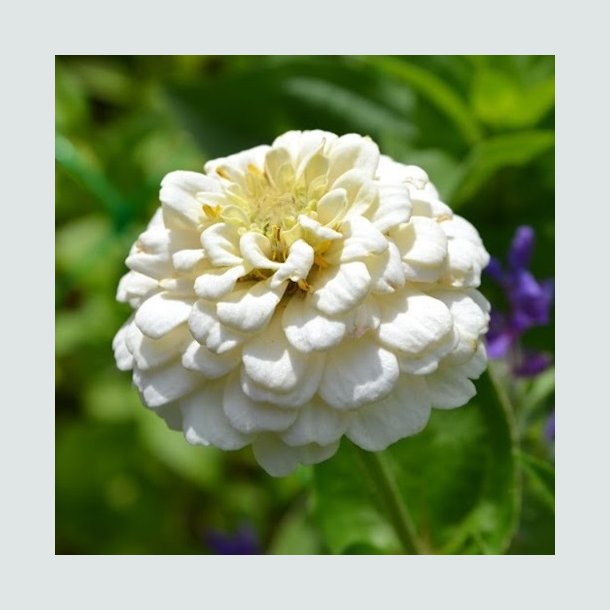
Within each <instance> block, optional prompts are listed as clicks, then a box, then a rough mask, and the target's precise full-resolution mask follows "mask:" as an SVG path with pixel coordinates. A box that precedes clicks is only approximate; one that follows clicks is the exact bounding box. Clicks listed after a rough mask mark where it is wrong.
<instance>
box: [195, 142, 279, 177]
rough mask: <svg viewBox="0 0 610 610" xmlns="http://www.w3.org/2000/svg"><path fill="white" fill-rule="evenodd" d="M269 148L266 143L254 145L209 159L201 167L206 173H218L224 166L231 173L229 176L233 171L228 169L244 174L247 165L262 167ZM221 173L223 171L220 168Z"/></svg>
mask: <svg viewBox="0 0 610 610" xmlns="http://www.w3.org/2000/svg"><path fill="white" fill-rule="evenodd" d="M269 150H270V147H269V146H267V145H266V144H262V145H260V146H254V147H253V148H249V149H247V150H242V151H240V152H238V153H235V154H233V155H228V156H226V157H220V158H218V159H211V160H210V161H208V162H207V163H206V164H205V165H204V167H203V169H204V170H205V171H206V172H207V173H208V174H216V175H220V173H219V172H218V170H219V169H220V168H224V169H226V170H227V172H228V173H231V176H233V173H232V172H231V171H230V170H233V171H234V172H236V173H237V174H244V173H245V172H247V171H248V166H249V165H254V166H255V167H257V168H259V169H262V168H263V165H264V163H265V155H266V154H267V152H268V151H269ZM221 173H224V172H222V170H221Z"/></svg>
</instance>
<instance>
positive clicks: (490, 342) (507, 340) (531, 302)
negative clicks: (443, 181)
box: [486, 226, 554, 377]
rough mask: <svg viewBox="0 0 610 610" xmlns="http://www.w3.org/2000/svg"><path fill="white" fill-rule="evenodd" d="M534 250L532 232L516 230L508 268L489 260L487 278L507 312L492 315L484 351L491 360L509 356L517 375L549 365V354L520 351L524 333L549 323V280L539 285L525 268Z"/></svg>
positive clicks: (552, 290)
mask: <svg viewBox="0 0 610 610" xmlns="http://www.w3.org/2000/svg"><path fill="white" fill-rule="evenodd" d="M533 250H534V229H532V227H527V226H523V227H519V228H518V229H517V231H516V233H515V237H514V238H513V242H512V244H511V247H510V249H509V252H508V256H507V261H508V266H507V268H506V269H504V268H503V266H502V263H501V262H500V261H499V260H498V259H496V258H492V259H491V261H490V262H489V265H488V267H487V269H486V273H487V275H488V276H489V277H490V278H491V279H492V280H494V281H495V282H496V283H498V284H499V285H500V286H501V287H502V289H503V290H504V294H505V295H506V298H507V301H508V304H509V311H508V312H506V313H502V312H499V311H497V310H496V309H494V310H492V312H491V319H490V323H489V332H488V334H487V351H488V354H489V357H490V358H503V357H505V356H506V357H508V358H509V360H510V362H511V367H512V371H513V373H514V374H515V375H516V376H520V377H530V376H533V375H537V374H538V373H540V372H541V371H543V370H544V369H546V368H547V367H548V366H549V364H550V363H551V358H550V356H549V355H548V354H542V353H538V352H532V351H528V350H522V349H521V347H520V340H521V336H522V335H523V333H524V332H525V331H526V330H528V329H529V328H532V327H534V326H544V325H546V324H548V323H549V310H550V308H551V304H552V303H553V293H554V282H553V280H552V279H548V280H544V281H542V282H538V281H537V280H536V279H535V278H534V276H533V275H532V274H531V272H530V271H529V269H528V265H529V262H530V259H531V257H532V252H533Z"/></svg>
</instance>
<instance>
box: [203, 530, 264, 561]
mask: <svg viewBox="0 0 610 610" xmlns="http://www.w3.org/2000/svg"><path fill="white" fill-rule="evenodd" d="M205 542H206V544H207V545H208V547H210V550H211V551H212V552H213V553H214V554H216V555H260V554H261V553H262V551H261V548H260V544H259V542H258V538H257V536H256V532H255V531H254V529H253V528H252V527H250V526H248V525H242V526H241V527H240V528H239V529H238V530H236V531H235V533H233V534H227V533H225V532H221V531H218V530H208V531H207V532H206V534H205Z"/></svg>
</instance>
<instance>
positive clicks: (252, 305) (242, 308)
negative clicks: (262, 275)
mask: <svg viewBox="0 0 610 610" xmlns="http://www.w3.org/2000/svg"><path fill="white" fill-rule="evenodd" d="M285 290H286V284H283V285H280V286H278V287H277V288H275V289H273V288H271V287H270V280H267V281H264V282H257V283H256V284H254V285H251V286H249V287H247V288H246V289H243V290H235V291H234V292H231V293H230V294H229V295H227V296H225V297H224V298H223V299H222V300H221V301H218V303H217V305H216V313H217V315H218V319H219V320H220V322H222V323H223V324H226V325H227V326H228V327H230V328H232V329H234V330H237V331H240V332H244V333H250V332H254V331H256V330H260V329H261V328H263V327H264V326H265V325H266V324H267V323H268V322H269V320H270V319H271V316H272V315H273V312H274V311H275V308H276V306H277V304H278V303H279V302H280V299H281V298H282V295H283V294H284V291H285Z"/></svg>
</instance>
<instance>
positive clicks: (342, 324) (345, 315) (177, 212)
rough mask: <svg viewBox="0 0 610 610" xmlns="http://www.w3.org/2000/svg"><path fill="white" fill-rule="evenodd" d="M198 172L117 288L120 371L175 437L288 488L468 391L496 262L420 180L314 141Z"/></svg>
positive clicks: (297, 136)
mask: <svg viewBox="0 0 610 610" xmlns="http://www.w3.org/2000/svg"><path fill="white" fill-rule="evenodd" d="M204 170H205V173H203V174H200V173H195V172H184V171H177V172H173V173H170V174H169V175H167V176H166V177H165V178H164V180H163V182H162V185H161V193H160V199H161V207H160V209H159V210H158V211H157V213H156V214H155V215H154V217H153V219H152V221H151V222H150V224H149V226H148V228H147V230H146V231H145V232H144V233H142V235H140V237H139V239H138V240H137V241H136V243H135V244H134V246H133V248H132V250H131V252H130V255H129V256H128V258H127V261H126V263H127V266H128V267H129V268H130V271H129V272H128V273H127V274H126V275H125V276H124V277H123V278H122V280H121V282H120V284H119V289H118V299H119V300H120V301H126V302H128V303H130V304H131V306H132V307H133V308H134V309H135V313H134V314H133V315H132V317H131V318H130V319H129V320H128V321H127V322H126V323H125V325H124V326H123V327H122V328H121V329H120V331H119V332H118V333H117V335H116V337H115V340H114V349H115V356H116V360H117V364H118V366H119V368H121V369H124V370H127V369H133V380H134V383H135V385H136V386H137V388H138V390H139V392H140V395H141V397H142V400H143V401H144V403H145V404H146V405H147V406H148V407H150V408H152V409H154V410H155V411H156V412H157V413H158V414H159V415H160V416H161V417H163V418H165V420H166V421H167V423H168V425H169V426H170V427H172V428H175V429H181V430H183V431H184V434H185V436H186V438H187V440H188V441H189V442H191V443H200V444H204V445H207V444H212V445H215V446H217V447H220V448H222V449H227V450H229V449H238V448H241V447H244V446H246V445H248V444H251V445H252V447H253V450H254V455H255V457H256V459H257V460H258V462H259V463H260V464H261V465H262V466H263V468H265V470H267V472H269V473H271V474H273V475H276V476H281V475H284V474H287V473H289V472H290V471H292V470H293V469H294V468H295V467H296V466H297V465H298V464H299V463H301V464H311V463H316V462H320V461H322V460H325V459H327V458H328V457H330V456H331V455H333V453H334V452H335V451H336V450H337V447H338V445H339V440H340V438H341V437H342V436H343V435H345V436H347V437H348V438H350V439H351V440H352V441H353V442H354V443H356V444H358V445H359V446H361V447H363V448H364V449H367V450H371V451H378V450H382V449H384V448H385V447H387V446H388V445H390V444H391V443H393V442H395V441H397V440H399V439H401V438H403V437H406V436H409V435H411V434H414V433H416V432H418V431H419V430H421V429H422V428H423V427H424V426H425V425H426V422H427V420H428V418H429V414H430V409H431V407H439V408H452V407H457V406H460V405H463V404H465V403H466V402H467V401H468V400H469V399H470V398H471V397H472V396H473V395H474V394H475V388H474V385H473V383H472V382H471V381H470V379H473V378H476V377H478V376H479V375H480V373H481V372H482V371H483V369H484V368H485V364H486V354H485V347H484V345H483V343H482V337H483V335H484V333H485V332H486V330H487V324H488V304H487V302H486V300H485V299H484V298H483V297H482V296H481V295H480V294H479V292H477V290H476V287H477V286H478V285H479V282H480V274H481V270H482V269H483V268H484V267H485V266H486V265H487V263H488V261H489V257H488V254H487V252H486V251H485V249H484V247H483V245H482V243H481V240H480V238H479V235H478V233H477V231H476V230H475V229H474V228H473V227H472V225H470V224H469V223H468V222H467V221H466V220H464V219H463V218H461V217H459V216H457V215H454V214H453V212H452V211H451V209H450V208H449V207H448V206H447V205H445V204H444V203H442V202H441V201H440V200H439V197H438V193H437V191H436V189H435V188H434V186H433V185H432V184H431V183H430V181H429V180H428V176H427V175H426V173H425V172H424V171H423V170H421V169H419V168H417V167H414V166H406V165H402V164H400V163H397V162H395V161H393V160H392V159H390V158H388V157H385V156H383V155H380V154H379V150H378V148H377V146H376V144H375V143H374V142H373V141H372V140H370V139H369V138H365V137H361V136H358V135H355V134H350V135H345V136H342V137H337V136H336V135H334V134H332V133H328V132H323V131H305V132H298V131H292V132H288V133H286V134H284V135H282V136H280V137H279V138H277V139H276V140H275V141H274V142H273V144H272V145H271V146H259V147H256V148H253V149H251V150H247V151H244V152H241V153H238V154H235V155H231V156H229V157H226V158H221V159H216V160H213V161H210V162H208V163H207V164H206V165H205V168H204Z"/></svg>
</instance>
